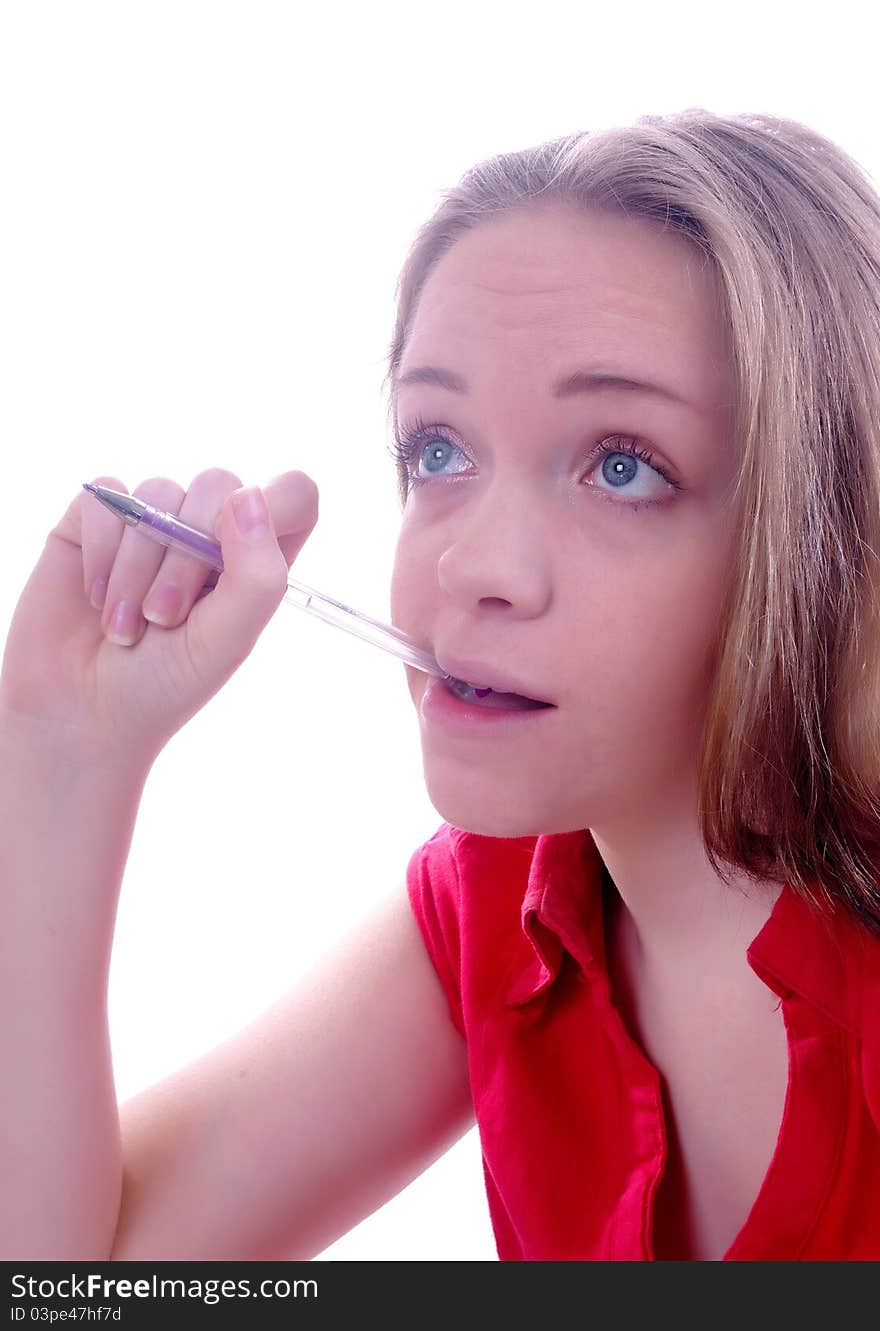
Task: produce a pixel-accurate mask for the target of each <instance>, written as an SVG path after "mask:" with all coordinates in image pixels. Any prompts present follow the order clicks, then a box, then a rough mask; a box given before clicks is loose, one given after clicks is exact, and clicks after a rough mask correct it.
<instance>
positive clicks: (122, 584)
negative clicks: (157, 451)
mask: <svg viewBox="0 0 880 1331" xmlns="http://www.w3.org/2000/svg"><path fill="white" fill-rule="evenodd" d="M132 493H133V495H134V496H135V498H137V499H143V500H144V501H145V502H146V503H148V504H153V505H154V506H155V507H156V508H162V509H165V510H166V512H169V513H176V511H177V509H178V508H179V507H180V505H181V503H182V501H183V496H184V491H183V487H182V486H180V485H178V483H177V482H176V481H172V480H170V479H169V478H168V477H166V476H154V477H151V478H150V479H149V480H146V481H142V482H141V484H140V485H139V486H137V488H136V489H135V490H133V491H132ZM109 516H110V517H111V518H112V517H113V514H112V513H111V514H110V515H109ZM115 521H116V522H117V524H118V525H119V526H120V527H121V528H122V538H121V540H120V542H119V549H118V550H117V552H116V558H115V559H114V561H113V566H112V568H111V570H110V577H109V581H108V585H107V595H106V599H105V602H104V608H103V611H102V614H101V628H102V630H103V632H104V633H105V634H106V636H107V637H108V638H109V639H110V641H111V642H115V643H117V644H119V645H120V646H126V647H129V646H131V645H132V644H133V643H135V642H137V641H138V639H139V638H140V637H141V636H142V634H143V633H144V630H145V629H146V627H147V625H146V620H145V619H144V617H143V615H142V613H141V605H142V603H143V599H144V596H145V595H146V591H147V588H148V587H149V586H150V584H151V583H152V581H153V579H154V578H155V576H156V573H157V572H158V570H159V567H160V565H161V563H162V560H163V558H164V556H165V547H164V546H162V545H160V544H159V543H158V542H157V541H151V540H150V539H149V537H147V536H144V534H143V532H140V531H138V529H137V527H130V526H127V525H126V524H124V523H123V522H122V521H121V520H120V519H119V518H118V517H117V518H116V519H115Z"/></svg>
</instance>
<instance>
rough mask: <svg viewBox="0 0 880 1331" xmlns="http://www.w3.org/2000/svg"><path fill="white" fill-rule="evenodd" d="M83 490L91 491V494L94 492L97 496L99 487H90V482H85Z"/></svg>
mask: <svg viewBox="0 0 880 1331" xmlns="http://www.w3.org/2000/svg"><path fill="white" fill-rule="evenodd" d="M83 489H84V490H91V492H92V494H93V495H95V494H97V493H98V490H97V486H94V485H90V484H89V482H88V481H83Z"/></svg>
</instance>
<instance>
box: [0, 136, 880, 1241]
mask: <svg viewBox="0 0 880 1331" xmlns="http://www.w3.org/2000/svg"><path fill="white" fill-rule="evenodd" d="M878 328H880V198H878V195H877V193H876V191H875V189H874V188H873V186H872V184H871V183H870V182H869V181H868V180H867V178H866V176H865V175H864V173H863V172H861V171H860V170H859V168H858V167H857V165H856V164H855V163H854V162H853V161H852V160H851V159H850V158H849V157H847V156H846V155H845V154H844V153H843V152H842V151H841V150H840V149H839V148H837V147H836V146H834V145H833V144H831V143H830V142H829V141H827V140H826V139H823V138H822V137H821V136H819V135H818V134H816V133H815V132H813V131H812V130H809V129H807V128H806V127H804V126H802V125H799V124H796V123H794V122H791V121H786V120H780V119H775V118H771V117H768V116H749V115H741V116H729V117H720V116H716V115H714V114H711V113H709V112H707V111H703V110H696V111H687V112H684V113H681V114H678V115H673V116H666V117H650V116H649V117H644V118H642V119H641V120H639V121H638V122H637V123H636V124H635V125H632V126H624V127H616V128H612V129H608V130H604V131H602V132H598V133H583V134H574V135H570V136H567V137H565V138H563V139H559V140H554V141H552V142H550V143H547V144H543V145H540V146H538V147H536V148H530V149H526V150H523V151H522V152H518V153H510V154H505V155H503V156H501V157H498V158H493V159H492V160H490V161H487V162H482V163H479V164H478V165H476V166H475V167H474V168H472V169H471V170H470V171H468V172H467V173H466V175H465V176H464V178H463V179H462V180H461V181H460V183H459V184H458V185H457V186H456V187H455V188H454V189H452V190H450V191H448V192H447V194H446V196H445V198H444V200H443V202H442V204H441V206H440V207H439V209H438V210H437V213H436V214H435V216H434V217H432V218H431V219H429V221H427V222H426V223H425V225H424V226H423V227H422V229H421V230H420V232H419V234H418V236H417V237H416V239H415V242H414V244H413V247H412V249H411V251H410V254H409V255H408V256H407V260H406V263H405V266H404V269H403V272H402V274H401V279H400V283H399V288H398V315H397V323H396V328H395V331H394V337H393V341H392V345H391V348H390V357H389V373H388V379H387V381H386V382H388V383H390V386H391V395H390V402H389V411H390V417H391V421H392V424H393V429H394V435H395V442H394V445H393V451H394V454H395V456H396V458H397V461H398V468H399V483H400V496H401V502H402V514H403V516H402V524H401V531H400V537H399V543H398V550H397V558H396V561H395V569H394V580H393V587H392V618H393V621H394V623H395V624H396V625H398V626H399V627H400V628H402V629H404V630H405V631H407V632H408V633H410V634H411V635H413V636H414V637H415V638H416V639H417V640H419V641H420V642H421V643H422V644H423V645H424V647H425V648H426V649H428V650H430V651H431V652H432V653H433V654H434V655H435V656H436V657H437V659H438V661H439V662H440V664H441V665H442V666H444V667H445V669H446V670H447V671H448V672H449V673H450V674H451V675H453V676H455V677H456V679H457V680H458V681H460V683H459V684H457V685H456V686H455V687H454V688H452V689H449V688H447V687H446V686H445V685H442V684H441V683H440V682H439V681H438V680H435V679H432V678H429V677H428V676H426V675H424V674H423V673H421V672H417V671H414V670H411V671H409V674H408V680H409V689H410V693H411V696H412V700H413V704H414V708H415V710H416V712H417V717H418V724H419V729H420V735H421V741H422V749H423V758H424V771H425V780H426V785H427V790H428V793H429V796H430V799H431V801H432V803H433V804H434V806H435V807H436V809H437V811H438V814H439V815H440V817H441V819H442V823H441V826H440V827H439V829H438V831H437V833H436V834H435V835H434V836H433V837H432V838H431V839H430V840H429V841H428V842H426V843H425V844H424V845H423V846H421V847H418V848H417V849H416V850H415V851H414V853H413V856H412V858H411V860H410V863H409V865H408V867H407V872H406V875H405V878H406V883H405V888H404V883H403V881H401V884H400V887H399V888H398V889H397V890H396V891H395V892H394V893H393V894H392V895H391V896H389V898H388V901H387V905H386V907H385V908H384V909H383V910H382V911H380V912H378V913H377V914H376V916H375V917H374V918H373V919H372V920H371V921H370V924H369V927H368V928H366V929H363V928H362V929H361V930H360V931H359V932H358V933H357V934H356V935H354V936H352V937H351V938H350V939H349V940H348V941H347V942H346V944H345V946H344V947H342V948H341V949H340V950H339V951H338V952H337V953H336V954H335V955H334V956H332V957H330V958H327V959H326V960H325V961H324V962H323V963H322V974H321V978H320V981H319V982H318V983H317V984H316V983H314V982H312V983H311V984H310V985H309V986H308V989H306V987H304V986H303V987H299V986H298V987H297V989H296V991H295V992H293V993H292V994H291V995H290V996H289V998H288V999H286V1000H285V1001H284V1002H282V1003H279V1004H276V1005H274V1006H273V1008H272V1009H271V1010H270V1011H268V1012H267V1013H265V1014H264V1015H263V1016H262V1017H261V1018H259V1019H258V1020H256V1021H255V1022H254V1023H253V1025H252V1026H250V1027H249V1028H248V1029H247V1030H245V1031H243V1032H242V1033H241V1034H240V1035H239V1036H237V1037H236V1038H235V1039H234V1040H232V1041H229V1042H227V1043H225V1044H224V1045H222V1046H220V1047H218V1048H217V1049H215V1050H213V1051H210V1052H209V1053H207V1054H206V1055H205V1056H204V1057H203V1058H202V1059H200V1060H199V1061H198V1062H197V1063H196V1064H194V1065H193V1066H192V1067H190V1068H187V1069H185V1070H184V1071H183V1072H181V1073H177V1074H175V1075H174V1076H172V1077H170V1078H167V1079H166V1080H165V1081H163V1082H162V1083H160V1084H159V1085H158V1086H156V1087H153V1088H150V1089H149V1090H147V1091H146V1092H143V1093H142V1094H141V1095H139V1096H136V1097H134V1098H133V1099H132V1100H131V1101H129V1102H128V1103H127V1104H125V1105H123V1106H122V1108H121V1110H119V1109H118V1108H117V1104H116V1099H115V1094H114V1089H113V1078H112V1068H111V1063H110V1056H109V1042H108V1039H107V1024H106V979H107V971H108V966H109V957H110V950H111V946H112V933H113V921H114V916H115V909H116V902H117V898H118V891H119V886H120V882H121V877H122V871H123V867H124V862H125V857H126V854H127V850H128V845H129V841H130V836H131V831H132V827H133V824H134V819H135V817H136V814H137V807H138V801H139V798H140V795H141V793H142V790H143V785H144V782H145V780H146V778H147V776H148V774H149V771H150V767H151V765H152V762H153V761H154V760H155V757H156V756H157V754H158V753H159V752H160V751H161V749H162V747H163V746H164V744H165V743H167V741H168V739H169V738H170V737H171V736H172V735H173V734H174V733H175V732H176V731H177V730H178V729H179V728H180V727H181V726H182V725H183V724H185V722H186V721H187V720H188V719H189V718H190V717H191V716H192V715H193V714H194V713H195V712H196V711H197V710H198V709H199V708H200V707H201V706H203V705H204V703H205V702H207V701H208V699H209V698H211V697H212V696H213V694H214V693H216V691H217V690H218V689H219V688H220V687H221V686H222V685H223V683H225V681H226V680H227V679H228V678H229V677H230V675H231V674H232V673H233V672H234V670H235V669H236V668H237V666H238V665H240V664H241V662H242V661H243V660H244V659H245V658H246V656H247V655H248V653H249V651H250V650H251V648H252V646H253V644H254V642H255V641H256V638H257V637H258V635H259V633H260V632H261V630H262V629H263V627H264V626H265V624H266V623H267V622H268V620H269V618H270V617H271V615H272V614H273V612H274V610H275V609H276V607H277V605H278V603H279V602H280V600H281V597H282V596H283V594H284V590H285V586H286V577H287V571H288V568H289V566H290V565H291V563H292V562H293V561H294V560H295V558H296V556H297V554H298V553H299V550H300V549H301V548H302V546H303V544H304V542H305V541H306V539H307V538H308V535H309V533H310V532H311V530H312V529H313V527H314V525H315V522H316V521H317V491H316V487H315V486H314V483H313V482H312V481H311V480H310V479H309V478H308V477H307V476H304V475H303V474H302V473H301V472H289V473H285V474H284V475H283V476H281V477H279V478H278V479H277V480H276V481H274V482H273V483H272V484H271V485H269V486H267V487H266V488H265V492H261V491H260V490H259V489H258V488H256V487H254V488H243V487H241V484H240V480H239V478H238V477H237V476H233V475H231V474H229V473H226V472H206V473H203V474H202V475H200V476H198V477H197V478H196V479H195V481H194V482H193V484H192V485H191V486H190V488H189V490H188V491H186V492H184V490H183V489H182V488H181V487H180V486H179V485H178V484H176V483H175V482H173V481H171V480H162V479H159V480H153V481H149V482H144V484H143V485H141V486H140V487H138V489H137V490H135V491H134V493H135V494H137V495H139V496H140V497H142V498H145V499H147V500H148V501H149V502H151V503H155V504H158V505H160V506H161V507H164V508H166V509H170V510H171V511H173V512H175V513H178V514H179V515H180V516H181V518H182V519H183V520H184V521H186V522H189V523H190V524H191V525H193V526H196V527H202V528H204V529H213V530H215V531H216V534H217V536H218V539H220V541H221V543H222V546H223V556H224V564H225V572H224V574H223V576H222V577H221V579H220V581H219V583H218V585H217V587H216V589H215V590H214V591H212V592H211V593H210V594H209V595H206V596H203V597H201V598H199V597H198V593H199V590H200V588H201V585H202V583H203V582H204V576H205V571H204V567H203V566H201V567H200V566H199V565H198V564H196V562H195V561H193V560H191V559H187V558H186V557H184V556H183V555H181V554H180V553H179V552H175V551H173V550H165V549H163V548H161V547H157V546H156V545H155V544H153V543H152V542H146V541H142V540H141V541H137V540H129V539H128V538H127V537H126V535H125V534H124V532H121V531H120V528H119V525H118V524H117V522H116V520H115V519H114V518H113V517H112V516H111V515H110V514H107V513H106V512H105V511H104V510H103V509H102V508H101V507H100V506H99V505H96V504H94V502H93V501H92V500H91V499H90V497H89V496H86V495H77V497H76V498H75V499H74V500H73V501H72V503H71V505H70V507H69V509H68V511H67V513H66V514H65V515H64V517H63V518H62V519H61V521H60V522H59V524H58V525H57V527H56V528H55V529H54V530H53V531H52V532H51V533H50V535H49V538H48V540H47V543H46V547H45V550H44V552H43V555H42V557H41V559H40V561H39V563H38V565H37V567H36V568H35V570H34V572H33V574H32V576H31V579H30V581H29V582H28V585H27V587H26V588H25V590H24V593H23V595H22V598H21V600H20V602H19V605H18V607H17V609H16V612H15V616H14V619H13V622H12V625H11V627H10V631H9V635H8V640H7V645H6V653H5V657H4V663H3V671H2V676H0V745H2V755H3V762H2V765H0V772H2V777H0V781H2V784H3V790H2V797H3V798H2V805H0V807H2V808H3V809H4V811H5V813H4V818H5V820H6V825H5V826H4V838H3V852H2V853H3V861H2V885H3V886H2V893H3V895H2V901H3V911H4V917H3V931H2V932H3V937H4V938H5V939H6V942H7V949H8V952H9V956H10V961H9V963H8V964H7V965H6V966H4V968H3V971H2V977H3V978H2V984H3V986H4V992H3V995H2V996H3V1001H4V1004H5V1010H6V1011H7V1012H14V1013H15V1014H16V1020H15V1022H13V1023H8V1024H7V1026H6V1034H5V1035H4V1036H3V1037H2V1038H3V1040H4V1046H3V1056H4V1058H5V1060H6V1063H7V1067H8V1068H9V1069H10V1070H11V1069H12V1068H13V1067H14V1069H15V1077H14V1080H12V1081H11V1083H10V1084H11V1085H12V1087H13V1091H12V1093H11V1095H10V1097H9V1098H8V1099H7V1101H6V1105H5V1109H4V1113H5V1115H6V1119H7V1121H6V1122H5V1123H4V1132H3V1134H2V1140H3V1141H4V1142H6V1143H7V1146H6V1147H5V1148H4V1150H6V1151H7V1152H8V1153H9V1159H8V1160H6V1159H4V1161H3V1169H4V1178H6V1179H8V1180H9V1183H8V1185H7V1186H6V1188H5V1191H4V1204H3V1232H4V1239H3V1246H4V1256H6V1257H7V1258H12V1257H23V1258H31V1259H36V1258H46V1259H58V1258H79V1259H89V1258H91V1259H94V1258H102V1257H103V1258H106V1257H108V1256H109V1257H111V1258H112V1259H114V1260H128V1259H140V1260H151V1259H153V1260H158V1259H163V1258H165V1259H167V1258H173V1259H178V1260H182V1259H185V1258H206V1259H214V1260H220V1259H225V1260H234V1259H267V1258H268V1259H271V1258H286V1259H291V1258H308V1257H312V1256H314V1255H315V1254H316V1253H318V1252H321V1251H322V1250H323V1249H324V1248H326V1247H327V1246H328V1245H329V1244H330V1243H332V1242H333V1241H334V1240H335V1239H336V1238H338V1237H339V1236H340V1235H341V1234H343V1233H344V1232H346V1230H348V1229H350V1228H351V1227H352V1226H353V1225H354V1224H356V1223H357V1222H358V1221H359V1220H361V1219H363V1218H364V1217H365V1216H366V1215H368V1214H370V1213H371V1212H372V1211H373V1210H375V1208H376V1207H377V1206H379V1205H381V1204H382V1203H383V1202H384V1201H386V1200H388V1198H389V1197H391V1196H393V1195H394V1194H395V1193H396V1192H397V1191H399V1190H400V1189H401V1188H402V1187H403V1186H405V1184H407V1183H408V1182H409V1181H411V1179H413V1178H414V1177H415V1176H416V1175H417V1174H419V1173H420V1172H421V1171H422V1170H423V1169H424V1168H425V1167H426V1166H427V1165H428V1164H430V1163H431V1162H432V1161H433V1160H434V1159H436V1158H437V1156H438V1155H440V1154H441V1153H442V1152H443V1151H444V1150H446V1149H447V1148H448V1147H449V1146H450V1145H451V1144H452V1143H453V1142H454V1141H455V1140H456V1139H457V1138H458V1137H459V1136H460V1135H461V1134H462V1133H463V1132H465V1131H466V1130H467V1129H468V1128H469V1127H471V1126H472V1125H473V1124H474V1122H476V1123H477V1124H478V1126H479V1132H480V1139H481V1145H482V1150H483V1163H484V1173H485V1182H486V1191H487V1198H488V1203H489V1207H490V1212H491V1217H492V1222H493V1226H494V1231H495V1235H496V1240H497V1245H498V1253H499V1256H500V1258H501V1259H502V1260H560V1259H562V1260H650V1259H664V1258H665V1259H684V1260H719V1259H727V1260H811V1259H814V1260H815V1259H823V1260H828V1259H837V1260H841V1259H843V1260H856V1259H866V1258H878V1257H880V892H878V887H877V877H878V861H880V844H878V829H880V805H878V793H880V792H878V785H880V778H878V773H880V761H878V737H880V717H878V715H877V713H878V701H880V688H878V684H880V680H878V666H877V662H878V661H880V633H878V610H880V586H878V578H877V563H876V553H875V552H876V551H877V549H878V546H880V427H878V424H877V422H878V421H880V338H878ZM100 479H101V480H102V481H103V483H105V484H108V485H110V486H111V487H112V488H115V489H125V486H124V485H123V484H122V483H121V482H120V481H119V480H118V478H115V477H107V478H100ZM248 500H251V501H253V502H252V503H250V504H249V503H247V502H245V501H248ZM261 501H262V502H261ZM241 514H243V515H244V517H243V525H241V526H237V520H238V518H239V516H240V515H241ZM260 518H262V522H260ZM249 523H250V524H251V525H250V527H249ZM120 606H122V607H127V610H126V609H124V608H123V610H122V611H121V612H120V611H119V607H120ZM117 614H118V615H120V618H119V619H117V618H116V616H117ZM126 615H127V616H128V618H126ZM148 621H149V623H148ZM487 689H491V690H492V691H491V692H487V691H486V690H487ZM524 699H527V700H531V701H532V703H533V702H534V701H535V700H539V701H540V702H541V703H543V704H544V705H543V706H534V705H530V704H529V703H526V702H524V701H523V700H524ZM402 879H403V875H402ZM316 992H319V993H321V994H322V995H323V1002H322V1005H321V1006H318V1005H317V1004H316V1002H315V1000H314V997H313V994H314V993H316ZM14 1236H20V1237H14ZM389 1256H393V1254H389Z"/></svg>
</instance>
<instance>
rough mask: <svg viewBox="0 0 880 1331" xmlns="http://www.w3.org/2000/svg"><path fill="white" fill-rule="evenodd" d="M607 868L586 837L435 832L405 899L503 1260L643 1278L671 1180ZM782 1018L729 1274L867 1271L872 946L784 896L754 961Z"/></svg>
mask: <svg viewBox="0 0 880 1331" xmlns="http://www.w3.org/2000/svg"><path fill="white" fill-rule="evenodd" d="M602 867H603V866H602V860H601V857H600V855H599V852H598V850H597V848H596V845H595V842H594V841H593V838H592V836H591V835H590V834H589V832H588V831H587V830H586V829H585V830H581V831H577V832H568V833H562V834H557V835H553V836H537V837H536V836H531V837H520V838H512V839H508V838H501V837H488V836H478V835H476V834H475V833H473V832H464V831H462V830H461V829H460V828H455V827H452V826H451V825H450V824H448V823H443V824H442V825H441V827H440V828H439V829H438V831H437V832H435V834H434V835H433V836H432V837H431V839H430V840H429V841H426V842H425V844H424V845H423V846H421V847H419V849H418V850H417V851H415V853H414V854H413V856H412V858H411V860H410V862H409V865H408V868H407V887H408V892H409V899H410V903H411V906H412V910H413V913H414V915H415V918H416V920H417V922H418V924H419V927H420V929H421V932H422V936H423V938H424V941H425V946H426V948H427V950H428V953H429V955H430V957H431V960H432V962H433V964H434V967H435V969H436V971H437V973H438V975H439V977H440V980H441V982H442V984H443V988H444V990H445V993H446V997H447V1001H448V1004H449V1011H450V1016H451V1019H452V1021H453V1022H454V1024H455V1026H456V1027H457V1029H458V1030H459V1031H460V1032H461V1034H462V1035H463V1036H464V1037H465V1039H466V1040H467V1046H468V1062H469V1068H470V1079H471V1090H472V1094H473V1102H474V1110H475V1114H476V1120H477V1125H478V1129H479V1134H480V1142H481V1147H482V1158H483V1174H484V1179H485V1186H486V1195H487V1199H488V1204H489V1212H490V1216H491V1220H492V1227H493V1230H494V1234H495V1243H496V1247H497V1249H498V1256H499V1258H500V1259H501V1260H502V1261H514V1262H517V1261H609V1260H610V1261H653V1260H654V1254H653V1249H652V1237H651V1236H652V1220H653V1200H654V1195H655V1193H656V1189H657V1185H658V1183H659V1181H660V1178H661V1176H662V1174H663V1169H664V1166H665V1161H666V1133H665V1127H664V1109H663V1101H662V1098H661V1081H660V1074H659V1073H658V1071H657V1069H656V1067H655V1066H654V1065H653V1064H652V1063H651V1062H650V1061H649V1060H648V1058H647V1056H646V1055H645V1053H644V1051H643V1049H642V1048H641V1046H640V1045H639V1044H638V1043H637V1041H636V1040H635V1038H634V1037H633V1036H632V1035H631V1034H630V1033H629V1031H628V1030H627V1029H626V1026H625V1024H624V1021H623V1019H622V1017H621V1015H620V1013H619V1012H618V1010H617V1008H616V1007H615V1006H614V1005H613V1002H612V999H611V989H610V983H609V978H608V973H607V971H606V967H605V955H604V953H605V946H604V932H603V924H602V906H603V900H602V897H603V893H602ZM746 957H747V960H748V963H749V965H750V966H751V968H752V970H753V971H754V972H755V974H756V975H758V976H759V977H760V979H761V980H763V982H764V983H765V984H766V985H767V986H768V987H769V988H770V989H771V990H772V991H773V993H775V994H778V995H779V997H780V999H781V1000H782V1009H783V1015H784V1018H785V1024H786V1030H787V1033H788V1048H789V1082H788V1093H787V1096H786V1101H785V1110H784V1114H783V1118H782V1125H781V1128H780V1132H779V1138H778V1141H777V1144H776V1150H775V1153H774V1155H773V1158H772V1160H771V1162H770V1166H769V1168H768V1171H767V1174H766V1176H765V1178H764V1181H763V1183H762V1185H761V1189H760V1191H759V1193H758V1196H757V1198H756V1200H755V1202H754V1204H753V1206H752V1209H751V1211H750V1212H749V1215H748V1217H747V1218H746V1221H745V1224H744V1225H743V1227H742V1229H741V1230H740V1232H739V1234H738V1235H737V1236H736V1238H735V1239H734V1241H733V1243H732V1244H731V1246H730V1247H729V1248H728V1250H727V1252H726V1253H725V1256H724V1260H725V1261H822V1260H824V1261H857V1260H863V1261H867V1260H875V1261H876V1260H877V1259H878V1258H880V942H878V941H875V940H874V939H873V938H871V937H870V936H868V935H867V933H866V932H865V930H864V929H863V927H861V926H859V925H858V924H856V922H855V921H854V920H852V919H851V918H850V917H849V916H848V915H845V914H843V913H840V912H838V914H837V915H836V916H835V917H834V920H833V922H828V921H826V920H825V919H824V917H822V916H820V915H819V914H818V913H817V911H816V910H815V909H813V908H812V907H810V906H809V905H808V904H807V903H806V902H805V901H803V899H802V898H800V897H799V896H797V894H796V893H795V892H794V891H793V890H792V889H791V888H790V887H788V886H785V887H784V888H783V890H782V892H781V893H780V895H779V897H778V898H777V901H776V903H775V905H774V907H773V911H772V914H771V915H770V917H769V919H768V920H767V922H766V924H765V925H764V926H763V928H762V929H761V930H760V932H759V933H758V935H757V937H756V938H755V939H754V941H753V942H752V944H751V946H750V947H749V949H748V951H747V953H746Z"/></svg>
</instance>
